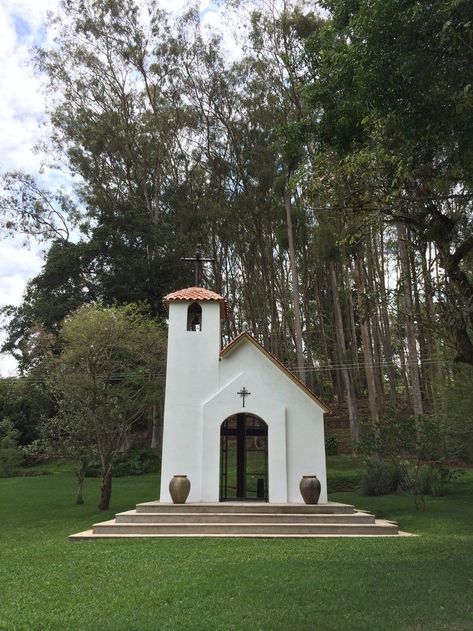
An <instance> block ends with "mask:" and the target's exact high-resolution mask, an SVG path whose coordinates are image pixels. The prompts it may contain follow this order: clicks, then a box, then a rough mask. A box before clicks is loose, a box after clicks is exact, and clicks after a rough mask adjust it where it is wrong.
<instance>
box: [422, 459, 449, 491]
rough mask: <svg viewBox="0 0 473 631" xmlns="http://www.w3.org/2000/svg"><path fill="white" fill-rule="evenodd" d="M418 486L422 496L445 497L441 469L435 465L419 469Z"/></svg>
mask: <svg viewBox="0 0 473 631" xmlns="http://www.w3.org/2000/svg"><path fill="white" fill-rule="evenodd" d="M418 486H419V491H420V493H421V494H422V495H433V496H435V497H438V496H440V495H443V494H444V480H443V477H442V472H441V470H440V468H439V467H435V466H433V465H425V466H422V467H419V472H418Z"/></svg>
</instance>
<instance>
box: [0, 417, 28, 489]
mask: <svg viewBox="0 0 473 631" xmlns="http://www.w3.org/2000/svg"><path fill="white" fill-rule="evenodd" d="M17 440H18V432H17V431H16V430H15V428H14V426H13V423H12V422H11V421H9V420H8V419H4V420H3V421H1V422H0V477H2V478H4V477H8V476H11V475H15V473H16V472H17V470H18V469H19V467H20V466H21V463H22V462H23V456H22V454H21V451H20V450H19V449H18V445H17Z"/></svg>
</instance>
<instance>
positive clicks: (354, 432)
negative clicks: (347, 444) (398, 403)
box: [328, 259, 359, 453]
mask: <svg viewBox="0 0 473 631" xmlns="http://www.w3.org/2000/svg"><path fill="white" fill-rule="evenodd" d="M328 266H329V272H330V283H331V286H332V298H333V309H334V314H335V333H336V338H337V347H338V356H339V363H340V365H341V372H342V379H343V383H344V386H345V399H346V402H347V407H348V418H349V420H350V436H351V445H352V451H353V453H355V446H356V443H357V441H358V433H359V428H358V405H357V401H356V396H355V388H354V387H353V379H352V375H351V372H350V370H349V368H348V366H347V361H346V344H345V333H344V329H343V318H342V310H341V308H340V300H339V297H338V285H337V275H336V272H335V263H334V262H333V260H332V259H329V261H328Z"/></svg>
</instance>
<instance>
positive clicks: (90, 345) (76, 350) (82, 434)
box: [49, 305, 165, 510]
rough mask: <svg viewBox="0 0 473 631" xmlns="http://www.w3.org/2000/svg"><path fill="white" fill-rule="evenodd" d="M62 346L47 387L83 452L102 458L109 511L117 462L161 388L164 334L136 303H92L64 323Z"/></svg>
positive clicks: (103, 498)
mask: <svg viewBox="0 0 473 631" xmlns="http://www.w3.org/2000/svg"><path fill="white" fill-rule="evenodd" d="M59 343H60V345H61V349H62V350H61V351H60V353H59V356H57V357H51V358H50V361H49V384H50V387H51V390H52V392H53V394H54V396H55V398H56V400H57V402H58V406H59V410H60V416H59V418H62V419H63V420H64V423H65V427H69V428H70V429H72V430H73V431H72V435H73V436H74V441H75V442H76V446H77V447H78V449H79V451H80V447H79V445H82V446H86V445H94V447H95V449H96V451H97V453H98V455H99V458H100V463H101V475H102V482H101V494H100V502H99V510H107V509H108V508H109V505H110V497H111V493H112V465H113V462H114V459H115V457H116V456H117V454H118V453H119V452H120V451H123V449H124V446H125V444H126V442H127V439H128V436H129V433H130V430H131V428H132V427H133V425H134V424H135V423H136V422H137V421H138V420H139V419H140V418H141V417H142V416H143V414H144V413H145V412H146V410H147V409H148V408H149V406H150V404H151V403H152V401H153V400H154V399H155V397H156V395H157V390H158V389H159V387H160V381H159V377H158V375H159V374H161V373H162V364H163V351H164V348H165V336H164V333H163V331H162V330H161V328H160V327H159V326H158V324H157V323H156V322H155V321H154V320H152V319H150V318H149V317H147V316H146V315H145V314H144V313H143V310H142V309H140V307H138V306H137V305H126V306H123V307H111V308H104V307H99V306H97V305H91V306H86V307H82V308H81V309H79V310H78V311H76V312H75V313H74V314H73V315H72V316H70V317H69V318H66V319H65V321H64V323H63V326H62V329H61V331H60V334H59ZM66 419H67V420H66ZM79 438H81V440H82V442H81V440H79ZM89 438H90V441H89ZM78 477H79V476H78Z"/></svg>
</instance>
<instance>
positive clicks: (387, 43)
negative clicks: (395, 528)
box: [0, 0, 473, 461]
mask: <svg viewBox="0 0 473 631" xmlns="http://www.w3.org/2000/svg"><path fill="white" fill-rule="evenodd" d="M222 4H223V6H224V10H225V11H226V14H227V15H228V24H229V29H230V31H231V32H232V37H234V38H235V44H236V45H237V46H238V49H239V50H241V55H238V56H237V57H235V55H234V54H230V53H229V51H228V47H227V46H226V42H225V41H222V38H221V37H220V36H219V35H218V34H214V33H212V32H211V31H206V32H205V33H204V32H203V31H202V29H201V27H200V17H199V12H198V10H197V9H196V8H192V7H191V8H189V10H188V11H187V12H185V13H183V14H182V15H181V16H179V17H176V16H171V15H169V14H166V13H165V12H164V11H162V10H160V9H159V7H158V5H157V4H156V3H154V2H152V1H151V0H148V1H147V2H145V3H142V2H140V3H139V4H138V3H136V2H134V1H133V0H95V1H93V0H78V1H70V0H63V2H62V3H61V6H60V10H59V11H58V13H57V15H56V16H51V17H50V24H49V28H50V29H51V30H52V32H54V33H55V38H54V41H52V42H51V44H50V45H48V47H47V48H44V49H37V50H36V51H35V53H34V63H35V65H36V69H37V72H38V73H41V75H42V76H43V77H44V81H45V87H46V89H47V91H48V94H49V95H50V98H49V117H50V124H51V129H52V135H51V137H50V139H49V142H48V143H47V145H45V146H44V147H43V149H42V150H43V155H44V161H45V163H47V164H48V166H49V167H51V166H52V165H54V167H55V168H57V169H58V170H59V171H60V172H62V173H68V174H69V175H70V176H71V177H72V180H73V181H74V182H75V188H74V190H73V191H71V192H69V193H67V192H64V191H62V190H59V189H56V190H45V189H44V188H41V186H40V184H39V183H38V182H37V181H36V180H35V179H34V178H33V177H32V176H31V175H30V174H28V173H24V172H14V173H8V174H5V176H4V181H3V184H4V190H3V194H2V198H1V202H0V210H1V222H2V229H3V232H4V233H6V234H19V233H21V234H25V235H26V236H27V237H28V238H31V239H36V240H39V241H41V242H42V243H43V244H44V247H45V248H46V254H45V263H44V267H43V269H42V271H41V272H40V274H38V275H37V276H36V277H35V278H33V279H32V280H31V282H30V283H29V284H28V286H27V289H26V292H25V295H24V300H23V302H22V304H21V305H20V306H18V307H8V306H7V307H6V308H4V309H3V315H4V317H5V331H6V341H5V343H4V345H3V349H2V350H3V351H4V352H8V353H11V354H13V355H14V357H15V358H16V359H17V361H18V365H19V371H20V375H21V376H20V377H18V378H8V379H2V380H1V381H0V388H1V391H0V405H1V411H2V416H3V418H8V419H9V420H10V421H11V422H12V424H13V426H14V427H15V429H16V431H17V432H18V433H19V437H18V438H19V441H20V443H21V444H23V445H26V444H28V443H29V442H31V441H32V440H34V439H35V438H36V437H37V427H38V423H39V421H40V419H41V417H48V416H50V417H51V416H54V415H55V414H56V413H57V409H55V404H54V401H53V400H52V399H51V398H50V397H49V396H47V394H46V392H47V388H45V361H46V356H47V355H48V353H50V352H58V353H59V352H60V349H59V348H57V346H56V347H55V346H54V344H55V340H57V339H58V338H57V336H58V335H59V333H60V330H61V325H62V322H63V321H64V318H66V317H67V316H69V315H70V314H72V313H73V312H75V311H76V310H77V309H78V308H80V307H81V306H83V305H87V304H94V305H101V306H112V305H115V306H118V305H123V304H128V303H139V304H140V305H143V306H146V308H147V309H148V313H149V314H150V315H151V316H152V317H153V318H154V319H156V320H158V321H163V320H164V319H165V318H166V313H165V309H164V307H163V303H162V299H163V296H164V295H165V294H166V293H168V292H169V291H172V290H174V289H177V288H180V287H185V286H188V285H191V284H193V282H192V270H191V269H190V268H189V267H188V264H186V263H184V262H183V261H182V260H181V259H182V257H185V256H189V255H192V252H193V251H194V249H195V244H197V243H201V244H202V245H203V248H204V251H205V254H206V255H208V256H210V257H212V258H213V259H214V263H213V264H212V265H211V266H209V267H208V269H207V270H206V274H205V284H206V285H207V286H208V287H209V288H211V289H213V290H215V291H217V292H219V293H222V294H223V295H225V296H226V298H227V300H228V303H229V319H228V320H227V321H226V322H225V324H224V329H223V338H224V339H223V342H225V341H228V340H229V339H231V338H232V337H233V336H235V335H236V334H238V333H239V332H240V331H241V330H242V329H243V328H244V327H246V328H247V329H248V330H249V331H250V332H251V333H252V334H253V335H254V336H255V337H256V338H257V339H258V340H260V341H261V342H262V343H263V344H264V345H265V346H266V347H267V348H268V349H269V350H270V351H271V352H273V353H274V354H275V355H276V356H277V357H278V358H279V359H280V360H281V361H282V362H283V363H284V364H285V365H286V366H287V367H288V368H289V369H290V370H292V371H293V372H294V373H295V374H297V375H298V376H299V377H300V379H302V380H303V381H304V382H305V383H306V384H307V385H308V387H310V388H311V389H312V390H313V391H314V392H316V393H317V394H318V395H319V396H321V397H322V398H323V399H324V400H326V401H327V402H328V403H329V404H331V405H332V407H333V408H334V410H335V411H336V414H337V416H338V417H339V420H340V419H341V420H342V423H341V425H340V424H338V425H337V427H338V428H340V427H342V426H343V419H344V418H345V417H346V419H347V426H346V427H347V434H348V435H349V437H350V438H351V441H348V444H349V445H350V444H351V445H352V446H354V445H356V442H357V440H358V438H359V431H360V425H361V424H362V423H363V422H368V423H369V424H370V425H371V427H373V428H375V429H377V428H379V427H385V426H386V423H388V424H389V423H392V424H395V423H397V422H398V419H400V418H408V417H412V418H413V419H419V418H421V417H423V416H425V415H430V416H432V417H435V418H436V419H437V420H438V421H439V422H440V423H441V424H442V426H443V427H444V430H445V431H444V433H443V437H444V439H445V454H446V455H447V456H448V457H451V458H462V459H464V460H467V461H471V460H472V459H473V423H472V414H473V276H472V275H473V254H472V252H473V231H472V213H471V208H472V192H471V187H472V183H473V90H472V85H473V26H472V25H473V6H472V5H471V3H470V2H467V1H466V0H463V1H462V0H440V1H438V2H434V3H431V2H426V1H422V0H409V1H404V2H401V1H399V0H370V1H368V0H359V1H358V2H353V0H331V1H328V2H320V3H312V2H303V3H302V2H300V3H299V2H297V1H289V0H288V1H287V2H271V1H265V2H255V3H251V6H250V5H249V4H248V3H245V2H238V1H236V0H235V1H228V2H224V3H222ZM51 349H52V350H51ZM164 361H165V358H164V355H163V356H162V359H161V369H160V370H156V371H155V372H154V373H153V374H152V375H149V376H148V377H147V378H148V379H150V378H151V379H153V380H154V381H155V383H156V398H155V400H154V401H152V402H150V405H149V409H148V411H147V412H146V413H145V414H144V416H143V417H142V423H143V427H146V426H147V427H148V430H149V436H150V437H151V436H152V440H153V446H154V447H159V440H160V430H161V419H162V414H161V413H160V411H161V409H162V392H163V380H164ZM414 422H415V421H414Z"/></svg>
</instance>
